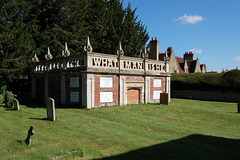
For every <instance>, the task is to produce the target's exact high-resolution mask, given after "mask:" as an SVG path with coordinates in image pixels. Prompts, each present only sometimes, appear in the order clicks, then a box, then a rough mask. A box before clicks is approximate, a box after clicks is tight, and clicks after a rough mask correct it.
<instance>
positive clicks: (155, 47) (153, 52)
mask: <svg viewBox="0 0 240 160" xmlns="http://www.w3.org/2000/svg"><path fill="white" fill-rule="evenodd" d="M150 44H151V46H150V55H149V59H154V60H159V53H158V52H159V41H158V40H157V37H155V40H154V39H153V38H152V40H151V41H150Z"/></svg>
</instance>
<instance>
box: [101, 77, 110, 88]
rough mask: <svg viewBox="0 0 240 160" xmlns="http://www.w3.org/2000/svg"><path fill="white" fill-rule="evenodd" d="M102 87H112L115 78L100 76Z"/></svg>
mask: <svg viewBox="0 0 240 160" xmlns="http://www.w3.org/2000/svg"><path fill="white" fill-rule="evenodd" d="M100 87H101V88H112V87H113V78H112V77H100Z"/></svg>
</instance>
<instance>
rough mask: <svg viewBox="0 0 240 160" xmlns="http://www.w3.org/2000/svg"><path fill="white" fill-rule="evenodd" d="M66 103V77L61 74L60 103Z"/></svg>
mask: <svg viewBox="0 0 240 160" xmlns="http://www.w3.org/2000/svg"><path fill="white" fill-rule="evenodd" d="M65 103H66V78H65V75H61V104H65Z"/></svg>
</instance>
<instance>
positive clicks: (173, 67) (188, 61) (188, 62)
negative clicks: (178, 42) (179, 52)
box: [148, 38, 206, 73]
mask: <svg viewBox="0 0 240 160" xmlns="http://www.w3.org/2000/svg"><path fill="white" fill-rule="evenodd" d="M148 51H149V54H150V55H149V59H155V60H157V59H158V60H160V61H163V60H165V57H166V56H167V57H168V58H169V72H170V73H206V65H205V64H200V62H199V59H198V58H197V59H196V60H194V54H193V52H192V51H190V52H185V54H184V55H183V58H182V57H179V56H175V53H174V50H173V48H172V47H168V49H167V51H166V52H165V53H164V52H160V51H159V41H158V40H157V38H155V40H154V39H152V40H151V41H150V49H149V50H148ZM156 53H158V54H156ZM155 55H157V56H156V57H155Z"/></svg>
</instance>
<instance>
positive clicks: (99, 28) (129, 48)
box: [0, 0, 149, 81]
mask: <svg viewBox="0 0 240 160" xmlns="http://www.w3.org/2000/svg"><path fill="white" fill-rule="evenodd" d="M135 12H136V9H133V10H132V8H131V5H130V4H129V5H128V7H127V8H124V7H123V3H122V1H121V0H81V1H79V0H11V1H9V0H2V1H1V2H0V13H1V17H0V19H1V21H0V73H1V77H0V78H1V79H4V80H6V81H11V80H12V79H19V78H23V77H26V76H27V75H29V74H31V72H30V70H31V64H32V63H31V58H32V57H33V55H34V54H35V53H36V54H37V55H38V57H39V58H40V60H44V55H45V54H46V52H47V47H50V49H51V53H52V54H53V56H54V57H59V56H61V51H62V50H63V48H64V42H68V46H69V49H70V51H71V54H77V53H80V52H82V51H83V46H84V45H85V43H86V37H87V36H89V37H90V41H91V44H92V46H93V49H94V51H95V52H101V53H108V54H116V51H117V49H118V45H119V41H121V42H122V47H123V49H124V51H125V55H127V56H137V55H138V54H139V51H140V49H141V48H142V47H143V46H144V45H145V43H146V42H147V40H148V39H149V36H148V32H147V28H146V27H145V25H143V24H142V22H141V21H140V20H138V17H137V16H136V15H135Z"/></svg>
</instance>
